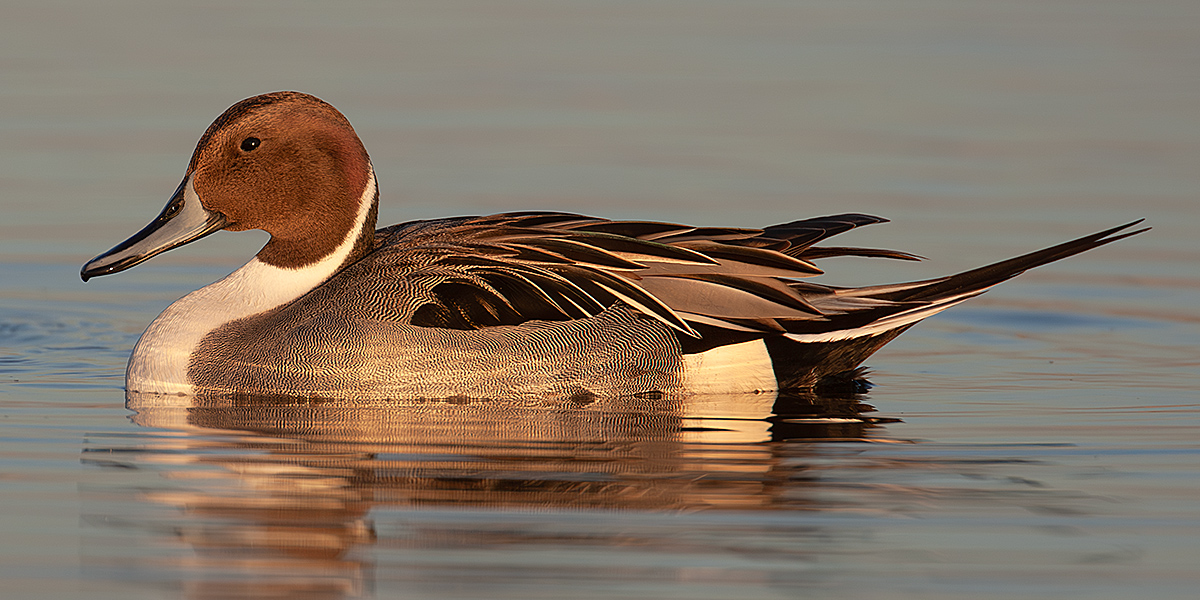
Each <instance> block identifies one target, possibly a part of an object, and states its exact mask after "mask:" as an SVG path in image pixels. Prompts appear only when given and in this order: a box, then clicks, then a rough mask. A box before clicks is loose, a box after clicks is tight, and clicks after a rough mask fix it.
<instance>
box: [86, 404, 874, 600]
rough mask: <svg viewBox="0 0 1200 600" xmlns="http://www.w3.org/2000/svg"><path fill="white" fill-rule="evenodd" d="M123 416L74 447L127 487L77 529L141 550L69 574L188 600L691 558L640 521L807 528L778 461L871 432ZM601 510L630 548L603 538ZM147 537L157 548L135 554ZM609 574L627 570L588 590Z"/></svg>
mask: <svg viewBox="0 0 1200 600" xmlns="http://www.w3.org/2000/svg"><path fill="white" fill-rule="evenodd" d="M127 400H128V406H129V408H130V409H132V410H134V411H135V412H136V414H135V415H134V416H133V420H134V421H135V422H136V423H138V424H139V425H142V426H145V427H147V428H148V429H147V430H146V433H145V435H144V436H137V437H136V438H135V439H129V438H128V437H122V438H114V437H106V436H96V437H93V438H91V439H90V441H89V445H88V448H87V449H86V450H85V456H84V460H85V462H89V463H93V464H97V465H101V466H115V467H123V468H125V469H135V470H136V471H137V472H138V473H140V474H142V476H140V477H131V478H130V480H129V482H128V486H123V485H122V484H120V483H116V482H114V485H115V487H110V488H108V489H106V490H95V491H93V492H92V494H91V496H92V502H91V505H92V506H95V507H96V509H95V510H92V511H89V512H90V513H91V518H92V519H93V520H95V521H96V522H99V523H103V524H105V525H106V526H109V527H106V528H105V529H106V530H108V531H111V530H112V527H111V526H112V525H114V524H115V525H117V527H116V529H118V530H120V529H125V530H126V531H125V533H124V534H123V535H130V533H129V531H128V530H133V531H135V532H137V533H136V534H133V535H134V537H138V536H142V538H141V539H142V542H140V543H139V544H135V546H138V545H140V546H141V547H140V548H132V549H130V550H129V552H126V553H125V555H124V556H122V555H121V553H115V554H114V553H111V552H107V551H104V550H103V549H101V548H97V550H96V551H95V552H85V563H86V564H88V565H91V566H92V567H94V568H97V569H105V570H115V571H116V575H114V576H115V577H118V578H133V579H135V580H136V579H143V578H151V579H154V580H158V581H162V582H165V583H173V584H177V585H181V586H183V587H184V588H185V589H186V590H187V592H186V593H187V595H188V596H189V597H289V598H297V597H305V598H327V597H330V598H338V597H356V596H362V595H371V592H372V590H373V588H374V585H375V578H376V574H375V573H374V570H375V569H376V564H377V563H379V561H380V560H381V558H380V557H381V556H387V555H388V553H390V552H401V553H403V552H407V551H419V552H420V553H421V556H422V557H424V558H423V559H422V561H420V562H423V565H417V564H412V563H410V564H405V565H400V568H393V567H396V565H395V564H394V563H395V562H396V561H395V560H391V559H388V560H385V561H384V562H387V563H388V567H387V568H388V571H389V572H388V574H387V577H389V578H391V579H393V580H394V579H396V578H399V579H402V580H411V582H412V583H413V584H414V585H417V584H420V582H421V581H422V580H425V579H428V578H434V577H456V576H464V577H467V578H470V577H472V576H476V577H485V575H482V573H483V572H484V571H486V568H485V566H484V565H482V564H480V565H477V569H475V570H472V569H470V568H466V566H465V565H461V564H459V565H455V564H453V563H454V562H455V561H454V560H450V561H449V564H447V563H444V562H439V561H438V560H437V559H435V558H430V557H434V556H438V552H445V551H455V550H459V551H462V550H466V551H470V552H475V553H478V552H502V553H509V554H507V555H508V556H513V555H512V554H511V553H512V552H517V553H521V552H535V553H537V552H542V553H544V552H546V551H547V550H551V551H553V550H554V548H556V547H558V546H560V545H562V544H564V543H567V544H573V545H576V546H578V545H579V544H582V545H585V546H587V547H590V548H596V547H597V546H603V547H615V546H630V545H633V546H638V547H640V548H642V549H643V550H645V549H647V548H648V547H649V548H653V547H659V548H661V549H665V550H668V551H669V550H670V549H672V548H674V549H676V550H677V549H678V547H679V545H681V544H682V545H687V544H694V543H695V539H694V538H692V541H690V542H689V541H687V536H679V535H677V534H678V533H679V532H672V531H669V530H667V529H662V528H661V527H659V529H658V530H657V532H656V533H649V531H650V529H654V527H655V524H656V522H657V519H655V518H654V516H655V515H659V516H660V517H661V515H663V514H671V515H678V514H680V513H681V512H688V511H697V510H703V509H723V510H726V511H739V512H741V511H770V510H779V509H787V510H797V509H804V508H812V507H813V506H811V503H813V502H815V500H813V499H812V497H811V494H810V493H808V492H806V490H807V489H809V488H811V486H813V485H816V484H815V483H814V482H812V481H809V478H807V477H804V476H803V471H804V469H805V463H804V460H803V456H804V455H803V453H798V452H797V447H798V445H796V444H780V443H777V442H782V441H787V440H805V439H809V440H816V439H861V438H862V437H863V436H864V435H866V432H867V431H868V430H869V429H871V428H872V427H874V426H875V422H874V420H873V419H871V418H869V417H867V416H865V415H864V414H863V413H867V412H870V411H871V410H873V409H872V408H871V407H870V406H868V405H866V404H863V403H862V402H861V401H860V398H859V397H858V396H855V395H843V396H815V395H807V396H804V395H798V396H787V397H776V396H774V395H765V394H758V395H741V396H697V397H691V398H678V399H670V398H645V399H643V398H619V399H587V400H586V401H583V402H579V401H572V400H563V401H557V402H511V401H495V400H474V399H450V400H412V401H388V402H383V401H372V402H355V401H304V400H295V399H270V398H181V397H161V396H139V395H130V396H129V397H128V398H127ZM784 447H788V448H789V449H788V450H787V451H786V452H781V448H784ZM126 472H128V471H126ZM118 479H120V478H118ZM106 499H107V500H106ZM613 509H616V510H619V511H624V512H621V513H619V514H621V515H624V519H623V521H622V522H623V523H626V524H628V523H630V522H633V521H638V522H644V524H645V527H647V528H648V529H647V530H645V531H643V532H642V533H641V534H638V533H634V534H633V535H631V532H630V530H629V529H628V527H620V528H617V529H612V528H611V525H612V523H611V519H612V514H614V513H612V510H613ZM531 511H536V512H535V513H532V514H537V515H539V516H540V518H538V519H530V518H529V517H530V515H531ZM629 511H633V514H631V513H630V512H629ZM381 515H386V516H383V517H381ZM604 515H609V516H608V517H604ZM597 519H599V520H598V521H597ZM631 519H632V520H631ZM593 521H595V522H593ZM588 523H591V524H590V525H589V524H588ZM605 523H608V524H605ZM636 528H637V527H635V529H636ZM147 533H149V534H150V535H151V536H158V537H160V538H163V539H157V540H152V542H154V543H152V544H145V543H144V542H145V540H144V536H145V535H146V534H147ZM759 534H760V535H758V537H759V538H761V539H764V540H766V539H769V538H770V537H771V535H770V533H769V532H759ZM112 535H118V534H112ZM104 537H105V536H104V535H100V536H98V538H97V539H99V540H101V541H100V542H99V544H100V545H104V542H103V541H102V540H103V539H104ZM164 542H165V543H164ZM180 542H182V543H180ZM764 543H768V544H769V543H770V542H764ZM614 556H616V555H614ZM393 558H394V557H393ZM527 558H528V559H529V561H534V562H536V561H537V560H540V559H536V558H532V557H527ZM507 560H518V559H516V558H511V559H507ZM529 561H526V562H524V563H522V564H524V566H525V568H529V569H534V568H535V567H536V565H532V564H529ZM399 562H400V563H404V562H406V561H405V559H399ZM483 562H485V563H486V562H488V561H486V560H485V561H483ZM502 562H503V561H502ZM493 566H494V567H495V568H496V569H499V571H504V570H505V569H504V568H503V567H499V566H495V565H493ZM380 568H383V567H380ZM555 568H557V569H558V571H556V572H557V575H555V577H560V578H561V576H562V568H563V567H562V565H559V566H558V567H555ZM595 568H596V569H597V570H598V571H599V570H605V565H595ZM620 568H626V569H633V570H634V571H637V569H638V568H639V567H638V566H637V565H625V566H623V567H622V566H621V565H608V569H607V572H611V571H612V569H618V570H619V569H620ZM422 570H424V571H425V572H426V574H425V575H421V574H419V572H420V571H422ZM439 572H440V574H439ZM151 573H152V575H150V574H151ZM491 576H495V577H502V578H507V579H509V580H510V581H511V579H512V578H513V577H516V575H514V573H512V572H511V570H510V571H509V572H506V573H499V572H496V573H492V575H491ZM525 576H529V577H536V576H537V575H535V574H531V573H526V574H525ZM627 576H629V574H628V573H627ZM632 577H633V578H635V579H636V578H637V575H636V574H634V575H632ZM568 579H569V577H568ZM460 591H461V590H460Z"/></svg>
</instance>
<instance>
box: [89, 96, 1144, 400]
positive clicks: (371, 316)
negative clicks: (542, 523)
mask: <svg viewBox="0 0 1200 600" xmlns="http://www.w3.org/2000/svg"><path fill="white" fill-rule="evenodd" d="M378 206H379V189H378V185H377V181H376V177H375V170H374V168H373V167H372V164H371V160H370V158H369V156H368V154H367V150H366V148H365V147H364V145H363V143H362V141H361V140H360V139H359V137H358V135H357V133H355V130H354V128H353V127H352V126H351V125H350V121H349V120H348V119H347V118H346V117H345V116H344V115H343V114H342V113H341V112H339V111H338V110H337V109H336V108H334V107H333V106H332V105H330V104H328V103H326V102H324V101H323V100H320V99H318V98H316V97H314V96H312V95H308V94H304V93H300V92H274V93H268V94H263V95H258V96H254V97H251V98H247V99H245V100H242V101H240V102H238V103H236V104H234V105H233V106H231V107H230V108H229V109H228V110H226V111H225V112H224V113H223V114H221V115H220V116H219V117H218V118H217V119H216V120H215V121H213V123H212V124H211V125H210V126H209V127H208V129H207V130H206V131H205V132H204V135H202V136H201V137H200V140H199V142H197V144H196V148H195V150H194V152H193V153H192V156H191V160H190V162H189V163H188V166H187V170H186V172H185V174H184V177H183V181H182V182H181V183H180V184H179V187H178V188H177V189H176V190H175V192H174V193H173V194H172V195H171V197H170V200H169V201H168V202H167V204H166V207H165V208H163V209H162V211H161V212H160V213H159V214H158V216H157V217H156V218H155V219H154V220H153V221H152V222H151V223H150V224H149V225H147V226H146V227H145V228H143V229H142V230H141V231H139V232H138V233H136V234H135V235H133V236H132V237H130V238H129V239H128V240H125V241H124V242H122V243H120V244H118V245H117V246H115V247H113V248H112V249H111V250H109V251H107V252H105V253H103V254H100V255H99V256H97V257H95V258H93V259H92V260H90V261H88V262H87V263H86V264H85V265H84V266H83V267H82V269H81V271H80V275H81V277H82V279H83V280H84V281H85V282H86V281H87V280H88V279H90V278H92V277H97V276H101V275H110V274H114V273H118V272H120V271H124V270H126V269H129V268H131V267H133V266H135V265H138V264H141V263H142V262H145V261H147V260H149V259H151V258H153V257H154V256H157V255H158V254H161V253H163V252H166V251H168V250H171V249H173V248H177V247H179V246H182V245H184V244H188V243H191V242H193V241H196V240H199V239H200V238H203V237H205V236H208V235H210V234H212V233H214V232H216V231H220V230H225V231H244V230H250V229H260V230H264V231H266V232H267V233H268V234H270V239H269V241H267V243H266V244H265V245H264V246H263V248H262V249H261V250H260V251H259V252H258V254H257V255H255V256H254V257H253V258H252V259H251V260H250V261H249V262H248V263H246V264H245V265H244V266H242V267H241V268H239V269H237V270H235V271H234V272H233V273H231V274H230V275H228V276H227V277H225V278H223V279H221V280H219V281H217V282H215V283H212V284H210V285H208V286H205V287H202V288H200V289H198V290H196V291H194V292H192V293H190V294H187V295H186V296H184V297H183V298H180V299H179V300H177V301H176V302H174V303H172V304H171V305H169V306H168V307H167V308H166V309H165V310H164V311H163V312H162V314H160V315H159V316H158V317H157V318H155V319H154V320H153V321H152V322H151V323H150V325H149V327H148V328H147V329H146V331H145V332H144V333H143V334H142V336H141V337H140V339H139V340H138V341H137V343H136V344H135V345H134V347H133V351H132V353H131V355H130V359H129V363H128V367H127V369H126V373H125V385H126V390H127V391H128V392H136V393H140V394H157V395H183V396H200V395H235V396H239V397H255V396H269V397H279V396H284V397H299V398H338V399H355V398H362V399H371V400H379V399H413V398H427V399H433V398H440V399H449V398H482V399H487V398H510V399H530V400H536V399H544V398H569V399H575V400H586V399H596V398H603V397H614V396H621V397H624V396H637V397H650V398H654V397H662V396H665V395H671V396H687V395H694V394H736V393H772V392H774V393H778V392H781V391H788V390H812V389H816V388H820V387H821V386H822V385H825V384H828V383H830V382H839V381H857V380H861V379H862V373H863V368H862V367H861V364H862V363H863V362H864V361H865V360H866V359H867V358H868V357H869V356H870V355H871V354H872V353H874V352H875V351H877V350H878V349H879V348H881V347H882V346H883V345H884V344H887V343H888V342H889V341H891V340H892V339H894V338H895V337H896V336H898V335H899V334H900V333H902V332H904V331H905V330H907V329H908V328H909V327H912V326H913V325H914V324H916V323H917V322H919V321H921V320H923V319H925V318H927V317H929V316H932V315H934V314H937V313H939V312H941V311H943V310H946V309H948V308H950V307H953V306H955V305H957V304H960V303H962V302H964V301H966V300H968V299H970V298H973V297H975V296H978V295H979V294H982V293H983V292H985V291H987V290H988V289H990V288H991V287H993V286H995V285H997V284H998V283H1001V282H1003V281H1005V280H1008V279H1011V278H1012V277H1015V276H1017V275H1018V274H1020V273H1022V272H1024V271H1026V270H1028V269H1031V268H1034V267H1038V266H1042V265H1045V264H1048V263H1051V262H1054V261H1057V260H1060V259H1063V258H1066V257H1069V256H1073V255H1075V254H1078V253H1080V252H1084V251H1087V250H1091V249H1094V248H1097V247H1099V246H1103V245H1106V244H1109V243H1112V242H1115V241H1117V240H1121V239H1124V238H1127V237H1129V236H1132V235H1136V234H1139V233H1142V232H1143V231H1146V229H1148V228H1143V229H1137V230H1131V228H1132V227H1133V226H1135V225H1137V224H1138V223H1140V222H1141V221H1140V220H1139V221H1134V222H1132V223H1127V224H1125V225H1121V226H1118V227H1114V228H1111V229H1108V230H1105V231H1101V232H1099V233H1094V234H1091V235H1087V236H1083V237H1080V238H1078V239H1075V240H1072V241H1069V242H1065V243H1062V244H1059V245H1056V246H1052V247H1049V248H1046V249H1043V250H1038V251H1036V252H1032V253H1029V254H1025V255H1022V256H1019V257H1016V258H1011V259H1008V260H1004V261H1001V262H997V263H994V264H991V265H988V266H984V267H980V268H977V269H972V270H969V271H966V272H963V273H959V274H956V275H951V276H947V277H939V278H936V279H930V280H922V281H914V282H908V283H898V284H884V285H873V286H867V287H839V286H833V285H824V284H821V283H817V282H814V281H813V278H814V277H815V276H818V275H820V274H822V273H823V271H822V270H821V269H820V268H818V267H817V266H816V262H817V261H820V260H823V259H827V258H832V257H845V256H858V257H872V258H885V259H896V260H919V259H920V257H918V256H916V255H913V254H910V253H906V252H901V251H894V250H884V249H877V248H858V247H841V246H829V245H818V244H820V243H821V242H824V241H825V240H827V239H828V238H830V237H832V236H834V235H837V234H840V233H843V232H846V231H849V230H852V229H855V228H858V227H862V226H865V225H872V224H877V223H883V222H885V221H886V219H883V218H880V217H875V216H870V215H864V214H854V213H850V214H839V215H831V216H822V217H816V218H809V219H802V220H797V221H791V222H788V223H783V224H779V225H772V226H769V227H762V228H742V227H705V226H689V225H680V224H675V223H660V222H650V221H638V220H609V219H603V218H596V217H590V216H584V215H578V214H570V213H562V212H510V213H504V214H496V215H489V216H468V217H454V218H443V219H432V220H419V221H411V222H406V223H401V224H398V225H392V226H390V227H384V228H381V229H376V216H377V211H378Z"/></svg>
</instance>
